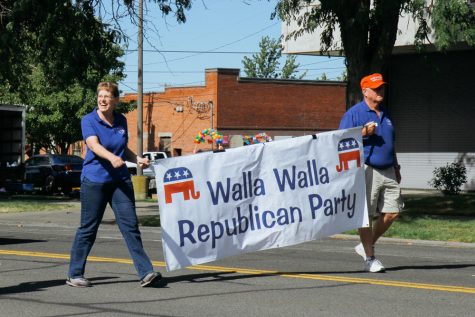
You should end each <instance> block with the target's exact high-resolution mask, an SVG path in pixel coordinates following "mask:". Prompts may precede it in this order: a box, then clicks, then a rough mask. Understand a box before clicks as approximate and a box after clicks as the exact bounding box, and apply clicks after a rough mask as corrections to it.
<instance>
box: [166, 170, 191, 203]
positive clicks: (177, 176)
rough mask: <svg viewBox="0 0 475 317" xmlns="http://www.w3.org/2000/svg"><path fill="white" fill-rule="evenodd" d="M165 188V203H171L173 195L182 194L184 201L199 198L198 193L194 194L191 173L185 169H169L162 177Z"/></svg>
mask: <svg viewBox="0 0 475 317" xmlns="http://www.w3.org/2000/svg"><path fill="white" fill-rule="evenodd" d="M163 184H164V188H165V203H167V204H170V203H172V195H173V194H180V193H181V194H182V195H183V199H184V200H190V196H191V197H192V198H193V199H198V198H200V192H195V183H194V181H193V175H192V174H191V171H190V170H189V169H187V168H186V167H177V168H171V169H169V170H168V171H167V172H166V173H165V176H164V177H163Z"/></svg>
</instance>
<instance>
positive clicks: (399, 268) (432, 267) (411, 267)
mask: <svg viewBox="0 0 475 317" xmlns="http://www.w3.org/2000/svg"><path fill="white" fill-rule="evenodd" d="M466 267H475V264H443V265H403V266H395V267H387V268H386V271H402V270H447V269H463V268H466Z"/></svg>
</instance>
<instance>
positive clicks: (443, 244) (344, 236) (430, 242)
mask: <svg viewBox="0 0 475 317" xmlns="http://www.w3.org/2000/svg"><path fill="white" fill-rule="evenodd" d="M330 238H331V239H338V240H353V241H358V242H359V241H360V237H359V236H357V235H350V234H335V235H332V236H330ZM378 242H384V243H391V244H406V245H411V244H414V245H425V246H437V247H448V248H468V249H475V243H466V242H451V241H434V240H415V239H401V238H386V237H381V238H379V239H378Z"/></svg>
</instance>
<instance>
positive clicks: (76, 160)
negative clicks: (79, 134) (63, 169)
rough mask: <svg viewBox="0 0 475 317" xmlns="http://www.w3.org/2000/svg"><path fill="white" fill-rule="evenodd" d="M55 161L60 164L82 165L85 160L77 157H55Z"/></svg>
mask: <svg viewBox="0 0 475 317" xmlns="http://www.w3.org/2000/svg"><path fill="white" fill-rule="evenodd" d="M53 161H54V162H55V163H59V164H82V162H83V159H82V158H81V157H79V156H75V155H55V156H53Z"/></svg>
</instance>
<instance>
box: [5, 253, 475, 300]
mask: <svg viewBox="0 0 475 317" xmlns="http://www.w3.org/2000/svg"><path fill="white" fill-rule="evenodd" d="M2 254H3V255H15V256H28V257H41V258H51V259H64V260H69V255H68V254H64V253H46V252H34V251H18V250H1V249H0V255H2ZM87 260H88V261H92V262H109V263H122V264H132V260H130V259H120V258H105V257H97V256H89V257H88V258H87ZM152 263H153V265H155V266H160V267H165V262H162V261H152ZM187 269H189V270H200V271H218V272H229V273H239V274H253V275H256V276H259V275H275V276H280V277H286V278H298V279H307V280H319V281H332V282H341V283H354V284H369V285H382V286H391V287H401V288H415V289H423V290H432V291H443V292H453V293H466V294H475V288H472V287H462V286H452V285H438V284H425V283H411V282H403V281H392V280H379V279H368V278H356V277H347V276H335V275H321V274H299V273H295V274H292V273H283V272H278V271H269V270H254V269H245V268H234V267H225V266H211V265H194V266H190V267H188V268H187Z"/></svg>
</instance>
